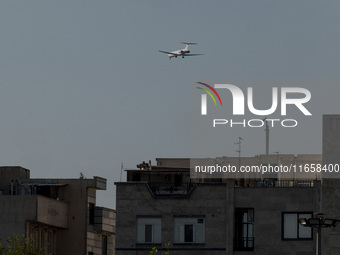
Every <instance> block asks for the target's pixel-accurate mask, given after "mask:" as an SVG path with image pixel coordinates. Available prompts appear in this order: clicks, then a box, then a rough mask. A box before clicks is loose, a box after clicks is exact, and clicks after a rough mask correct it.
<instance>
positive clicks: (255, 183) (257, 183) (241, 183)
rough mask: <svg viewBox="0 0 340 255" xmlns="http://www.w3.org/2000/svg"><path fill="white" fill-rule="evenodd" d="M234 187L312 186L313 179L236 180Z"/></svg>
mask: <svg viewBox="0 0 340 255" xmlns="http://www.w3.org/2000/svg"><path fill="white" fill-rule="evenodd" d="M235 187H249V188H252V187H255V188H313V187H314V181H313V180H307V181H305V180H299V181H290V180H280V181H279V180H236V181H235Z"/></svg>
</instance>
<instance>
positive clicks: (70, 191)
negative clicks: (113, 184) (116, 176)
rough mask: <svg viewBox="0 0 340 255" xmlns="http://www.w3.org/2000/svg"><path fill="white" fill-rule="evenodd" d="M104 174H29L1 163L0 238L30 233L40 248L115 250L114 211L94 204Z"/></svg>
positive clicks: (72, 251) (79, 251) (74, 251)
mask: <svg viewBox="0 0 340 255" xmlns="http://www.w3.org/2000/svg"><path fill="white" fill-rule="evenodd" d="M105 189H106V179H104V178H100V177H94V178H93V179H84V178H81V179H31V178H30V171H29V170H28V169H25V168H22V167H0V226H1V229H0V239H2V240H3V241H5V240H6V238H7V237H8V236H10V235H13V234H23V235H25V236H27V237H30V238H33V240H34V244H35V246H36V247H39V248H43V249H44V252H45V254H46V255H47V254H48V255H53V254H88V255H92V254H93V255H102V254H114V241H115V238H114V236H115V211H114V210H112V209H109V208H103V207H98V206H96V191H97V190H105Z"/></svg>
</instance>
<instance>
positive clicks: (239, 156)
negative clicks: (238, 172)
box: [234, 137, 243, 168]
mask: <svg viewBox="0 0 340 255" xmlns="http://www.w3.org/2000/svg"><path fill="white" fill-rule="evenodd" d="M242 140H243V139H242V137H239V138H238V143H234V144H238V150H235V151H236V152H238V167H239V168H240V167H241V141H242Z"/></svg>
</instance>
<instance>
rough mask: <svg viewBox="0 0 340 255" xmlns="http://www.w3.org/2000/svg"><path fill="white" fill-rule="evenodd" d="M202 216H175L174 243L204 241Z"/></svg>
mask: <svg viewBox="0 0 340 255" xmlns="http://www.w3.org/2000/svg"><path fill="white" fill-rule="evenodd" d="M204 240H205V224H204V216H191V215H190V216H185V215H183V216H175V218H174V243H198V244H199V243H204Z"/></svg>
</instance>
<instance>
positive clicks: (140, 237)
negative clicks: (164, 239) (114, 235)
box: [137, 216, 162, 244]
mask: <svg viewBox="0 0 340 255" xmlns="http://www.w3.org/2000/svg"><path fill="white" fill-rule="evenodd" d="M161 230H162V225H161V218H160V217H143V216H140V217H138V218H137V243H158V244H159V243H161Z"/></svg>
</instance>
